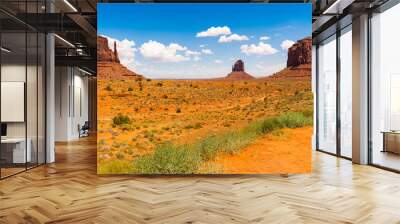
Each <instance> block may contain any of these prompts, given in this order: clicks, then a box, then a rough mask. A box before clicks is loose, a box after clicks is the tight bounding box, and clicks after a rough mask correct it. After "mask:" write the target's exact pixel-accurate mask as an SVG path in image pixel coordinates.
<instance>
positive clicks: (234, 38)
mask: <svg viewBox="0 0 400 224" xmlns="http://www.w3.org/2000/svg"><path fill="white" fill-rule="evenodd" d="M244 40H249V38H248V37H247V36H246V35H238V34H236V33H234V34H232V35H230V36H225V35H223V36H220V37H219V40H218V43H229V42H232V41H244Z"/></svg>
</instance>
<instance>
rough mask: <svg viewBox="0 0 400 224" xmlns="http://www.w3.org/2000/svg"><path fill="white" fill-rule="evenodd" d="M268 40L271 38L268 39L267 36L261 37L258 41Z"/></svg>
mask: <svg viewBox="0 0 400 224" xmlns="http://www.w3.org/2000/svg"><path fill="white" fill-rule="evenodd" d="M269 39H271V37H269V36H262V37H260V40H269Z"/></svg>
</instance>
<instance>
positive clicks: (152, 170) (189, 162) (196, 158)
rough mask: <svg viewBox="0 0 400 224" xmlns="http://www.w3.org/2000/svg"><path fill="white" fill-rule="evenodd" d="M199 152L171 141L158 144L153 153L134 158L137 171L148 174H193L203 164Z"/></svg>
mask: <svg viewBox="0 0 400 224" xmlns="http://www.w3.org/2000/svg"><path fill="white" fill-rule="evenodd" d="M200 162H201V159H200V155H199V153H196V151H194V150H190V149H187V148H186V146H175V145H172V144H171V143H166V144H162V145H158V146H157V147H156V150H155V151H154V153H153V154H149V155H145V156H142V157H139V158H137V159H136V160H134V162H133V164H134V167H135V172H137V173H146V174H177V173H179V174H193V173H195V172H196V171H197V170H198V168H199V166H200V165H201V163H200Z"/></svg>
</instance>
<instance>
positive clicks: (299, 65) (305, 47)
mask: <svg viewBox="0 0 400 224" xmlns="http://www.w3.org/2000/svg"><path fill="white" fill-rule="evenodd" d="M311 57H312V40H311V37H307V38H304V39H301V40H299V41H297V42H296V43H295V44H293V46H291V47H290V48H289V49H288V59H287V63H286V65H287V66H286V68H284V69H282V70H281V71H279V72H277V73H275V74H273V75H272V76H269V77H268V78H279V79H311Z"/></svg>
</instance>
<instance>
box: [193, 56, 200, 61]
mask: <svg viewBox="0 0 400 224" xmlns="http://www.w3.org/2000/svg"><path fill="white" fill-rule="evenodd" d="M200 60H201V58H200V57H199V56H194V57H193V61H200Z"/></svg>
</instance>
